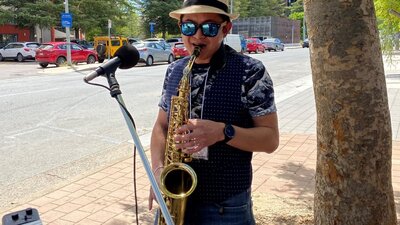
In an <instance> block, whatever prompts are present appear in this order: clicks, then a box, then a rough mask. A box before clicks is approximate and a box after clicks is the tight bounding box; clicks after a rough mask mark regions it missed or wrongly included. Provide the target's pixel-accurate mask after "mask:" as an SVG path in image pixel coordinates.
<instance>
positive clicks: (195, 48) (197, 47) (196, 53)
mask: <svg viewBox="0 0 400 225" xmlns="http://www.w3.org/2000/svg"><path fill="white" fill-rule="evenodd" d="M200 51H201V46H195V47H194V50H193V55H194V56H196V57H198V56H199V55H200Z"/></svg>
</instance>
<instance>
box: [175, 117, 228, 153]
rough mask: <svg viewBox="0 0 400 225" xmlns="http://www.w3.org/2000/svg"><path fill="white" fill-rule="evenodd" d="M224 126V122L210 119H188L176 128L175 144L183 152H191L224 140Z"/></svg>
mask: <svg viewBox="0 0 400 225" xmlns="http://www.w3.org/2000/svg"><path fill="white" fill-rule="evenodd" d="M224 127H225V124H224V123H220V122H215V121H212V120H202V119H190V120H189V121H188V123H187V124H185V125H183V126H181V127H180V128H178V129H177V130H176V134H175V137H174V140H175V146H176V148H178V149H182V150H183V151H184V152H185V153H188V154H193V153H195V152H198V151H200V150H202V149H203V148H205V147H208V146H210V145H213V144H215V143H216V142H218V141H222V140H224Z"/></svg>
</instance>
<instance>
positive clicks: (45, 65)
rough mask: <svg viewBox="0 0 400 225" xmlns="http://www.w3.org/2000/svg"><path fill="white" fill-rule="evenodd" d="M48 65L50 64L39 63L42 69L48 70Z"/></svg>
mask: <svg viewBox="0 0 400 225" xmlns="http://www.w3.org/2000/svg"><path fill="white" fill-rule="evenodd" d="M48 65H49V64H48V63H39V66H41V67H42V68H46V67H47V66H48Z"/></svg>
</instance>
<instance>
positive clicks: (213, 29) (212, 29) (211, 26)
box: [180, 21, 226, 37]
mask: <svg viewBox="0 0 400 225" xmlns="http://www.w3.org/2000/svg"><path fill="white" fill-rule="evenodd" d="M225 24H226V22H223V23H221V24H218V23H213V22H207V23H202V24H199V25H197V24H195V23H193V22H191V21H188V22H182V23H181V24H180V27H181V32H182V34H183V35H185V36H193V35H195V34H196V32H197V29H199V28H200V29H201V32H202V33H203V35H204V36H206V37H215V36H217V34H218V31H219V28H220V27H221V25H225Z"/></svg>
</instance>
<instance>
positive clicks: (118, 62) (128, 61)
mask: <svg viewBox="0 0 400 225" xmlns="http://www.w3.org/2000/svg"><path fill="white" fill-rule="evenodd" d="M114 55H115V57H114V58H112V59H111V60H109V61H108V62H106V63H104V64H102V65H101V66H99V67H98V68H97V69H96V70H95V71H93V72H91V73H90V74H88V75H86V76H85V78H83V80H84V81H85V82H88V81H91V80H93V79H94V78H96V77H98V76H103V75H105V74H107V73H111V72H115V70H116V69H117V68H120V69H129V68H132V67H134V66H135V65H136V64H137V63H138V61H139V52H138V50H137V49H136V48H135V47H133V46H132V45H129V44H128V45H124V46H121V47H120V48H119V49H118V50H117V51H116V52H115V54H114Z"/></svg>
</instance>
